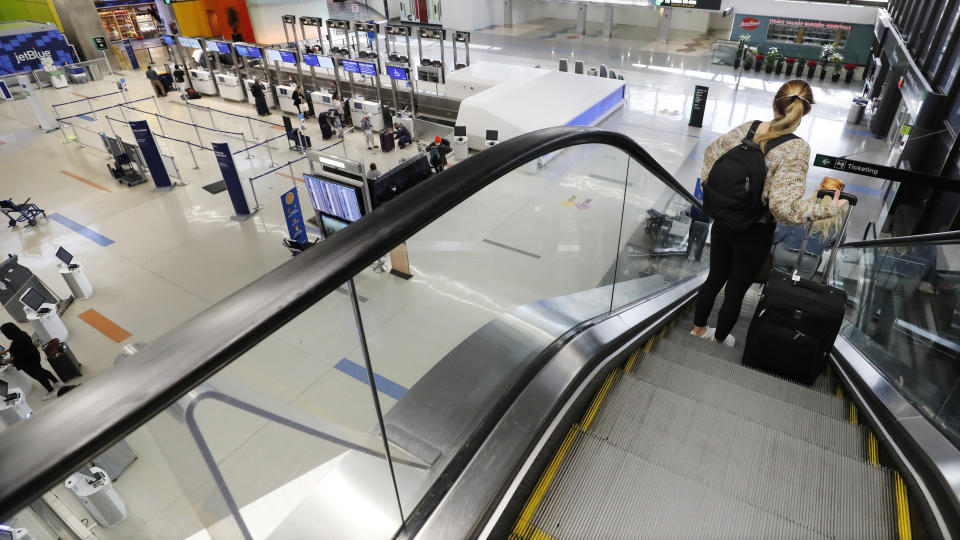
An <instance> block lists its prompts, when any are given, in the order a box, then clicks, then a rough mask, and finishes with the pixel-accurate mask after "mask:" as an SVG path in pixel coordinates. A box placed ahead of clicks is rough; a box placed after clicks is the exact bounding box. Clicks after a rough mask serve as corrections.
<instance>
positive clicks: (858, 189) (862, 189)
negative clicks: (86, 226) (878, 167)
mask: <svg viewBox="0 0 960 540" xmlns="http://www.w3.org/2000/svg"><path fill="white" fill-rule="evenodd" d="M843 190H844V191H850V192H853V193H862V194H864V195H876V196H878V197H879V196H880V195H883V190H882V189H879V188H872V187H868V186H858V185H856V184H847V185H846V187H844V188H843Z"/></svg>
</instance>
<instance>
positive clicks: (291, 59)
mask: <svg viewBox="0 0 960 540" xmlns="http://www.w3.org/2000/svg"><path fill="white" fill-rule="evenodd" d="M280 59H281V60H282V61H284V62H287V63H288V64H296V63H297V54H296V53H295V52H293V51H280Z"/></svg>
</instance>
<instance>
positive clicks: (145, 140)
mask: <svg viewBox="0 0 960 540" xmlns="http://www.w3.org/2000/svg"><path fill="white" fill-rule="evenodd" d="M130 131H132V132H133V137H134V138H135V139H136V140H137V146H139V147H140V155H142V156H143V160H144V161H146V162H147V163H146V165H147V169H149V170H150V177H151V178H153V185H155V186H157V187H158V188H168V187H171V186H172V185H173V184H172V183H171V182H170V176H169V175H168V174H167V168H166V167H165V166H164V165H163V158H162V157H160V149H159V148H157V141H156V140H154V138H153V132H151V131H150V126H149V125H148V124H147V121H146V120H135V121H133V122H130Z"/></svg>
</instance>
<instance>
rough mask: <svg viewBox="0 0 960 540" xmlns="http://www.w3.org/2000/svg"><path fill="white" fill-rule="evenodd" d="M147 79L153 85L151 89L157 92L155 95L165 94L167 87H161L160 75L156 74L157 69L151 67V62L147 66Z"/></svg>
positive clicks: (161, 95)
mask: <svg viewBox="0 0 960 540" xmlns="http://www.w3.org/2000/svg"><path fill="white" fill-rule="evenodd" d="M147 79H148V80H149V81H150V84H152V85H153V91H154V92H155V93H156V94H157V97H164V96H166V95H167V89H166V88H164V87H163V83H162V82H160V75H158V74H157V71H156V70H155V69H153V64H150V66H148V67H147Z"/></svg>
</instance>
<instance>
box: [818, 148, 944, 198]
mask: <svg viewBox="0 0 960 540" xmlns="http://www.w3.org/2000/svg"><path fill="white" fill-rule="evenodd" d="M813 164H814V166H816V167H824V168H826V169H833V170H835V171H843V172H848V173H853V174H859V175H861V176H869V177H872V178H880V179H883V180H892V181H894V182H906V183H914V184H920V185H923V186H926V187H932V188H938V189H956V186H957V185H958V183H960V180H957V179H954V178H946V177H943V176H937V175H934V174H926V173H921V172H915V171H908V170H905V169H898V168H896V167H884V166H883V165H877V164H875V163H867V162H865V161H855V160H852V159H847V158H844V157H834V156H825V155H823V154H817V156H816V157H815V158H814V160H813Z"/></svg>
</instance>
